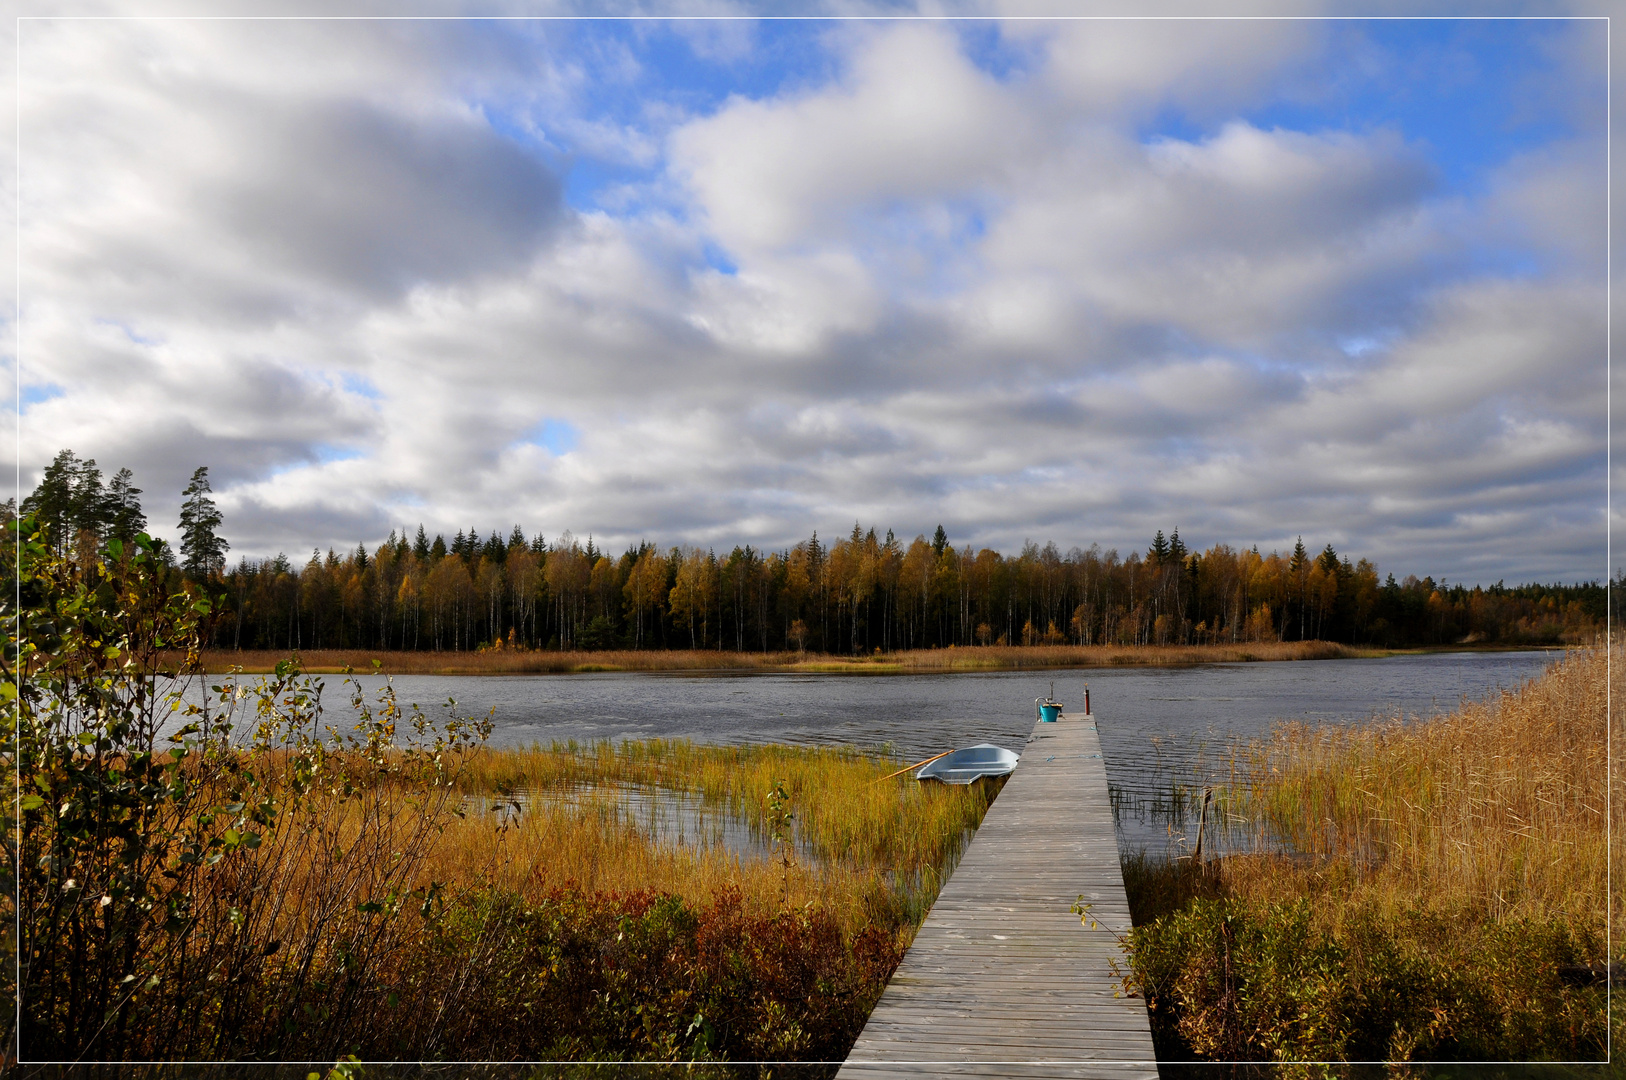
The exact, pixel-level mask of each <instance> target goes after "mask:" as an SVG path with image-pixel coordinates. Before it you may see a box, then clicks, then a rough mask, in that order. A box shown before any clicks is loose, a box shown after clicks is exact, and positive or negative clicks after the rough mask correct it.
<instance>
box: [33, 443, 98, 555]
mask: <svg viewBox="0 0 1626 1080" xmlns="http://www.w3.org/2000/svg"><path fill="white" fill-rule="evenodd" d="M108 510H109V507H108V499H107V493H106V492H104V491H103V490H102V471H101V470H100V469H98V468H97V467H96V459H95V458H86V459H85V460H83V461H81V460H80V459H79V456H78V455H77V454H75V453H74V452H73V451H72V450H62V451H60V452H58V453H57V456H56V458H55V460H53V461H52V462H51V464H49V465H47V466H46V467H45V475H44V477H43V478H41V480H40V484H39V487H37V488H35V489H34V491H33V493H32V494H31V495H29V496H28V498H26V499H24V500H23V505H22V508H21V511H22V513H23V514H24V515H25V516H26V515H28V514H33V515H34V521H35V523H36V525H37V526H38V527H39V528H40V529H42V530H43V531H44V533H45V539H46V542H47V543H49V544H51V545H52V546H53V547H54V548H55V549H56V550H57V552H58V553H60V554H64V555H65V554H67V553H68V551H69V550H70V549H71V548H72V547H73V545H74V542H75V541H76V540H77V539H78V537H79V533H80V531H81V530H84V529H89V530H90V531H91V532H93V533H95V534H96V536H97V538H98V539H100V538H102V537H105V536H106V535H107V528H108V524H109V522H108V520H107V517H108Z"/></svg>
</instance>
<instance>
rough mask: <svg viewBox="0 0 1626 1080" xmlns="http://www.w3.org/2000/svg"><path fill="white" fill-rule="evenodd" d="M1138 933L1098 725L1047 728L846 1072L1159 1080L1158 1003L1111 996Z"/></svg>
mask: <svg viewBox="0 0 1626 1080" xmlns="http://www.w3.org/2000/svg"><path fill="white" fill-rule="evenodd" d="M1080 894H1083V897H1084V902H1085V903H1087V904H1089V905H1090V908H1089V913H1090V915H1091V917H1092V918H1093V919H1094V921H1095V922H1096V923H1097V924H1098V925H1099V928H1098V929H1091V928H1089V927H1087V926H1085V925H1083V923H1082V922H1081V921H1080V919H1079V916H1078V915H1076V914H1074V913H1073V912H1071V911H1070V910H1068V909H1069V908H1070V907H1072V906H1073V904H1074V903H1075V902H1076V901H1077V900H1078V897H1079V895H1080ZM1128 930H1129V902H1128V900H1127V898H1126V897H1125V895H1124V883H1123V871H1122V869H1121V868H1120V866H1119V863H1118V845H1117V841H1116V839H1115V838H1114V835H1113V827H1112V808H1111V805H1110V803H1109V802H1108V799H1107V774H1106V765H1105V763H1104V762H1103V761H1102V758H1101V741H1100V738H1099V736H1098V735H1097V734H1096V729H1095V720H1094V718H1093V717H1092V716H1085V715H1080V716H1068V715H1066V714H1063V715H1062V717H1061V719H1060V720H1058V721H1057V722H1056V723H1053V724H1043V723H1040V724H1035V725H1034V728H1033V734H1032V735H1030V736H1029V737H1028V743H1027V746H1026V747H1025V748H1024V749H1023V751H1022V761H1021V763H1020V764H1019V765H1018V766H1017V767H1016V771H1015V772H1014V773H1012V774H1011V777H1010V779H1009V780H1008V781H1007V782H1006V784H1005V788H1004V790H1003V791H1001V792H1000V794H999V798H997V799H995V800H994V805H993V806H992V807H990V808H989V810H988V815H987V816H986V817H985V818H984V819H983V822H982V826H981V828H979V829H978V830H977V834H976V836H975V837H974V838H973V839H972V841H971V844H970V846H968V847H967V848H966V851H965V855H964V856H963V857H962V858H961V860H960V864H959V866H958V867H956V868H955V871H954V874H953V875H952V876H951V877H950V878H949V880H948V882H947V883H946V884H945V885H944V886H943V891H942V892H941V893H940V894H939V895H938V898H937V902H936V903H935V904H933V905H932V910H931V912H930V914H928V915H927V916H926V921H925V922H924V923H923V924H922V925H921V927H920V932H919V934H917V935H916V936H915V941H914V944H913V945H912V946H910V948H909V951H908V953H907V954H905V956H904V958H903V963H902V964H900V965H899V966H898V970H897V971H896V972H895V973H894V974H893V976H892V980H891V981H890V982H889V983H887V987H886V991H885V992H884V993H883V994H882V995H881V1000H880V1002H879V1004H877V1005H876V1007H875V1011H874V1012H873V1013H871V1014H870V1018H869V1022H868V1023H867V1024H866V1025H865V1026H864V1031H863V1034H861V1035H860V1036H859V1037H858V1042H857V1044H856V1045H855V1046H854V1047H853V1049H852V1053H851V1054H849V1055H848V1056H847V1061H846V1063H845V1064H844V1065H842V1067H841V1071H840V1072H839V1073H838V1074H837V1076H838V1078H840V1080H846V1078H856V1077H864V1078H874V1077H890V1076H900V1077H901V1076H910V1077H919V1076H1013V1077H1099V1078H1103V1080H1131V1078H1136V1080H1139V1078H1146V1080H1155V1078H1156V1076H1157V1058H1156V1055H1155V1054H1154V1053H1153V1051H1152V1032H1151V1027H1150V1024H1149V1023H1148V1021H1147V1016H1146V1003H1145V1002H1144V1001H1143V1000H1141V999H1140V998H1139V997H1133V998H1130V997H1114V996H1113V994H1114V991H1119V990H1121V986H1120V984H1119V980H1118V978H1117V977H1115V976H1114V975H1113V973H1112V969H1111V967H1110V963H1111V962H1112V961H1114V960H1116V961H1117V962H1118V965H1119V967H1120V968H1122V967H1123V966H1124V960H1123V953H1122V951H1121V949H1120V948H1119V944H1118V938H1117V935H1118V934H1121V933H1127V932H1128Z"/></svg>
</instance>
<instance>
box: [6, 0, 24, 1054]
mask: <svg viewBox="0 0 1626 1080" xmlns="http://www.w3.org/2000/svg"><path fill="white" fill-rule="evenodd" d="M12 40H13V42H14V44H15V46H16V50H17V59H16V64H15V65H14V66H13V68H12V77H13V82H14V84H15V93H14V94H13V96H12V104H13V105H14V106H15V107H16V110H17V127H16V132H15V137H16V142H17V146H16V149H17V218H16V221H15V223H14V225H13V233H12V238H13V240H15V241H16V244H17V247H16V252H15V256H16V267H17V270H16V272H17V281H16V288H17V296H16V304H17V306H16V307H15V308H14V309H13V310H12V313H11V315H12V340H13V341H14V342H15V343H16V354H15V355H14V357H13V359H12V366H13V368H14V370H13V374H14V375H15V376H16V384H17V385H16V391H17V393H16V397H15V398H14V399H13V401H14V403H15V404H16V406H17V414H16V415H17V426H16V427H15V428H14V429H12V439H13V448H12V454H13V462H12V464H13V477H12V488H13V490H14V495H13V498H14V499H15V503H14V505H15V507H16V510H17V511H18V512H19V513H20V512H21V511H22V507H23V18H22V17H21V16H19V17H18V18H17V19H16V20H15V21H14V23H13V27H12ZM12 537H13V547H12V560H11V589H12V593H11V599H12V608H11V610H12V612H13V613H14V615H15V617H16V619H17V625H18V627H19V629H20V628H21V626H22V617H23V531H22V529H15V530H14V531H13V532H12ZM12 640H13V641H14V642H15V648H14V651H15V652H16V654H17V655H16V656H15V657H14V658H13V666H12V677H13V678H15V679H16V680H17V695H16V697H14V698H13V699H12V702H13V707H14V709H15V715H14V716H13V717H12V720H13V724H12V741H13V750H12V755H11V781H12V782H11V796H12V803H11V813H12V822H13V826H12V828H13V830H14V833H15V836H14V840H15V843H13V845H12V851H14V852H15V853H16V854H15V856H14V860H13V865H12V868H11V881H12V897H11V914H12V919H13V920H14V928H13V930H14V932H13V934H12V938H11V940H12V941H13V942H14V943H15V944H16V948H14V949H12V951H11V964H12V972H11V973H12V982H11V985H12V987H13V989H14V991H15V993H16V997H17V1000H16V1001H15V1002H14V1013H13V1019H12V1026H11V1046H10V1047H8V1048H7V1049H8V1050H9V1051H10V1056H11V1057H13V1058H15V1059H16V1060H17V1061H19V1062H20V1061H22V1057H23V950H22V944H23V904H22V899H23V754H22V749H23V743H22V739H23V695H22V689H23V687H22V682H23V674H22V663H21V661H22V638H21V637H20V636H19V635H16V634H13V635H12Z"/></svg>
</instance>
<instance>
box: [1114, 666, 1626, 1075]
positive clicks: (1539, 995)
mask: <svg viewBox="0 0 1626 1080" xmlns="http://www.w3.org/2000/svg"><path fill="white" fill-rule="evenodd" d="M1620 659H1621V657H1620V656H1619V655H1618V654H1617V657H1616V660H1617V674H1616V678H1617V680H1619V679H1620V678H1621V675H1620V674H1619V663H1618V662H1619V660H1620ZM1607 671H1608V664H1607V657H1606V655H1605V654H1604V652H1603V651H1602V650H1595V651H1590V652H1577V653H1573V654H1571V655H1570V656H1569V657H1567V658H1566V659H1564V660H1563V661H1562V662H1561V663H1558V664H1556V665H1554V667H1552V668H1551V669H1549V671H1548V672H1547V673H1546V674H1545V675H1544V676H1542V677H1541V678H1540V679H1537V680H1534V681H1533V682H1531V683H1529V684H1527V685H1525V686H1523V687H1521V688H1519V689H1517V690H1515V691H1510V692H1506V693H1502V694H1499V695H1496V696H1495V697H1493V698H1491V699H1489V700H1486V701H1484V702H1481V703H1477V704H1472V705H1467V706H1465V707H1463V708H1462V709H1461V710H1459V711H1458V712H1456V713H1453V714H1450V715H1447V716H1443V717H1440V718H1438V719H1434V720H1429V721H1426V722H1422V721H1419V722H1412V723H1403V722H1401V721H1400V720H1398V719H1395V720H1391V721H1388V722H1382V723H1377V724H1374V725H1371V726H1367V727H1362V728H1311V727H1304V726H1289V727H1286V728H1284V729H1282V730H1280V731H1279V732H1278V733H1277V734H1276V736H1275V738H1274V739H1273V740H1272V741H1271V742H1270V743H1268V744H1266V745H1262V746H1257V747H1255V748H1254V749H1253V751H1252V753H1251V755H1249V756H1248V758H1247V760H1245V761H1242V762H1239V765H1241V766H1243V768H1242V769H1241V773H1242V775H1244V776H1247V777H1250V778H1251V779H1250V780H1249V781H1248V782H1246V783H1245V784H1243V785H1240V786H1239V789H1237V790H1233V791H1231V792H1229V793H1228V797H1227V799H1226V800H1224V801H1223V802H1222V803H1221V805H1222V806H1223V807H1224V811H1223V812H1224V813H1225V814H1226V815H1228V817H1229V819H1230V822H1231V824H1232V825H1233V826H1237V827H1241V828H1243V829H1248V830H1253V831H1255V832H1256V833H1257V834H1259V835H1261V836H1269V837H1273V838H1275V839H1276V840H1279V841H1285V842H1286V843H1287V844H1288V845H1290V848H1291V850H1293V851H1295V852H1297V853H1298V854H1297V855H1295V856H1292V857H1288V856H1280V855H1274V856H1273V855H1258V854H1254V855H1238V856H1228V857H1226V858H1224V859H1221V860H1215V861H1210V862H1209V863H1207V864H1206V865H1203V866H1196V865H1193V864H1192V863H1191V862H1189V861H1176V862H1173V863H1170V862H1167V861H1162V860H1153V859H1148V858H1145V857H1136V858H1131V859H1128V860H1126V863H1125V884H1126V886H1127V887H1128V889H1129V894H1130V904H1131V908H1132V912H1133V915H1134V922H1135V929H1134V930H1133V932H1132V934H1131V944H1132V946H1133V950H1134V951H1133V961H1132V965H1133V975H1132V982H1133V984H1134V985H1135V986H1136V987H1137V989H1138V990H1139V992H1141V993H1143V994H1144V995H1145V997H1146V999H1147V1003H1148V1006H1149V1008H1150V1009H1151V1015H1152V1018H1153V1028H1154V1033H1155V1034H1156V1035H1157V1038H1158V1041H1159V1056H1160V1058H1167V1059H1170V1060H1179V1059H1182V1058H1184V1059H1208V1060H1252V1061H1258V1060H1266V1061H1269V1060H1355V1061H1359V1060H1367V1061H1373V1060H1395V1061H1403V1060H1429V1059H1436V1060H1438V1059H1445V1060H1491V1061H1495V1060H1595V1059H1601V1058H1603V1057H1604V1056H1605V1054H1606V1030H1605V1029H1606V1023H1607V1021H1606V1013H1605V987H1604V986H1603V985H1602V983H1601V982H1596V981H1594V980H1593V978H1592V977H1591V973H1590V971H1589V969H1588V967H1587V965H1593V964H1602V963H1603V962H1604V961H1606V960H1609V959H1612V958H1611V957H1608V956H1606V955H1605V922H1606V917H1607V915H1608V908H1609V905H1610V904H1611V903H1612V904H1614V905H1615V906H1616V913H1617V914H1618V912H1619V904H1620V887H1619V885H1618V884H1617V889H1616V893H1615V895H1614V896H1612V897H1611V896H1610V895H1609V893H1608V870H1609V858H1610V854H1609V851H1608V845H1607V840H1608V828H1607V821H1606V817H1605V811H1606V804H1607V803H1606V791H1607V788H1606V784H1607V783H1608V776H1607V760H1608V758H1607V746H1608V738H1609V731H1608V728H1607V723H1608V720H1607V709H1606V701H1605V687H1606V685H1607ZM1623 687H1626V684H1622V683H1620V682H1617V685H1616V692H1617V693H1619V692H1620V690H1621V689H1622V688H1623ZM1623 810H1626V800H1619V799H1617V800H1616V810H1615V816H1616V827H1617V828H1619V827H1620V826H1622V825H1626V813H1623ZM1620 869H1621V868H1620V867H1617V868H1616V873H1617V877H1616V881H1617V883H1618V882H1620V881H1622V880H1626V879H1622V878H1621V877H1620V876H1619V871H1620ZM1619 958H1620V957H1619V956H1618V955H1617V956H1616V957H1614V958H1613V959H1619ZM1618 1034H1619V1032H1617V1036H1618Z"/></svg>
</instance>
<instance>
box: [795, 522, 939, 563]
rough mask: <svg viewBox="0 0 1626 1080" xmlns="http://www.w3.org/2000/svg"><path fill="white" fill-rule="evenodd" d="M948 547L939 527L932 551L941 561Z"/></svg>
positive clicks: (933, 539) (934, 535) (933, 538)
mask: <svg viewBox="0 0 1626 1080" xmlns="http://www.w3.org/2000/svg"><path fill="white" fill-rule="evenodd" d="M814 535H815V536H817V535H818V534H817V533H815V534H814ZM947 547H948V533H946V532H944V531H943V526H941V525H939V526H938V527H937V531H936V532H935V533H933V534H932V551H933V552H934V553H936V555H937V557H938V558H939V559H941V558H942V557H943V550H944V549H945V548H947Z"/></svg>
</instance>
